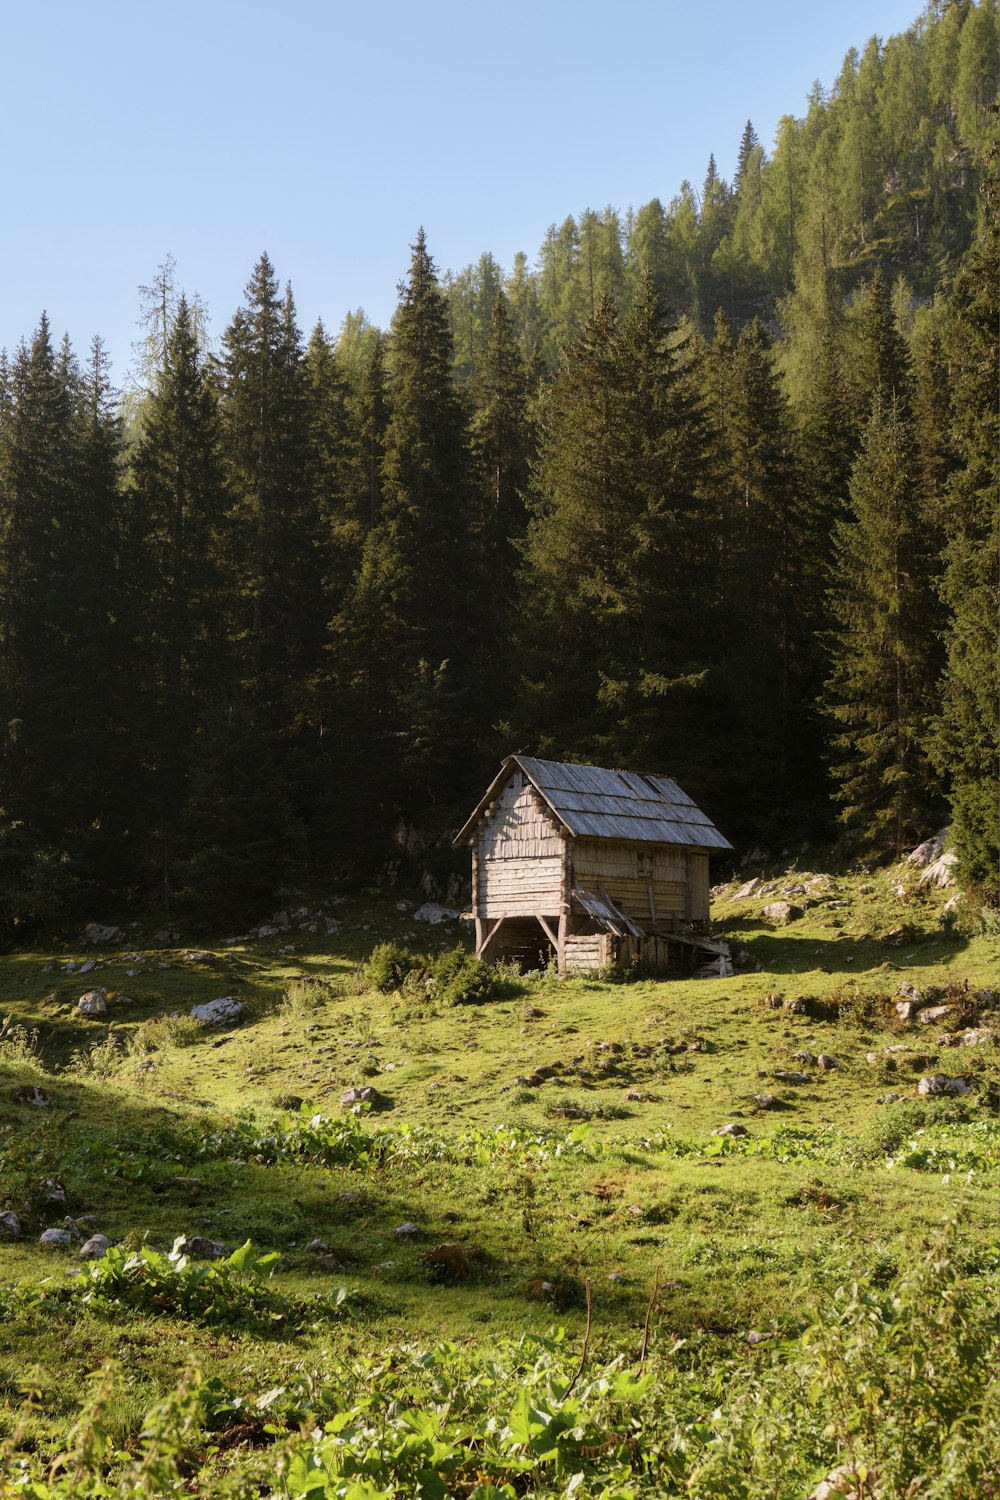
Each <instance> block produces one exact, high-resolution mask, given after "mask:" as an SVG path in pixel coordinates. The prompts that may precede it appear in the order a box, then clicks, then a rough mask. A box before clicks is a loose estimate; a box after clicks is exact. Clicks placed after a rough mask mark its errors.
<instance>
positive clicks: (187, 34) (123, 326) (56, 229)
mask: <svg viewBox="0 0 1000 1500" xmlns="http://www.w3.org/2000/svg"><path fill="white" fill-rule="evenodd" d="M920 11H921V3H920V0H837V3H834V4H823V3H816V0H757V3H746V0H713V3H710V4H706V3H699V0H687V3H682V0H617V3H610V4H609V3H607V0H605V3H602V4H598V3H597V0H534V3H533V4H529V5H521V6H506V5H499V4H496V3H493V4H489V5H486V4H483V3H481V0H464V3H462V0H424V3H423V4H421V5H417V4H409V3H404V0H372V3H369V4H368V5H367V6H365V5H363V4H361V3H359V0H355V3H350V4H349V3H344V0H281V3H271V4H269V5H265V4H263V3H260V0H172V3H170V4H169V5H168V4H166V3H159V4H151V3H149V0H128V3H125V0H89V3H81V0H22V3H21V4H18V5H16V4H14V3H13V0H7V3H6V5H5V6H4V7H3V12H4V20H3V48H2V54H0V55H2V57H3V64H4V66H3V97H4V105H5V109H4V116H5V123H6V132H5V135H6V149H5V151H4V167H5V170H4V174H3V176H4V199H5V202H6V204H7V224H6V232H5V233H4V235H3V236H2V238H0V286H2V288H3V296H2V298H0V346H6V347H7V348H10V349H13V347H14V346H15V345H16V344H17V342H18V341H19V339H20V338H21V337H22V336H27V335H30V333H31V331H32V329H33V328H34V326H35V325H36V323H37V321H38V316H39V314H40V312H41V311H42V309H43V308H44V309H46V310H47V311H48V313H49V316H50V319H51V322H52V324H53V328H54V331H55V332H56V333H57V334H61V333H62V332H63V331H68V332H69V334H70V336H71V338H72V340H73V342H74V345H75V346H76V347H77V350H78V352H81V353H82V352H83V351H84V350H85V348H86V346H87V344H88V343H89V341H90V338H91V336H92V335H93V334H94V333H100V334H101V335H102V337H103V338H104V340H105V342H106V344H107V345H108V348H109V350H110V352H111V354H112V356H113V359H114V364H115V374H116V377H117V378H118V379H119V380H121V379H122V378H123V377H124V374H125V370H126V367H127V364H128V361H129V358H130V352H131V344H132V342H133V341H134V340H135V338H136V337H137V330H136V318H137V316H138V307H139V303H138V295H137V290H136V289H137V286H138V285H139V284H140V283H142V282H148V281H149V280H150V279H151V277H152V276H153V274H154V272H155V269H156V267H157V265H158V264H159V263H160V262H162V261H163V260H164V258H165V257H166V255H167V254H168V253H170V254H172V255H173V256H174V257H175V259H176V261H177V273H178V280H179V282H180V284H181V285H182V286H183V287H184V288H185V289H186V290H187V291H188V292H189V293H193V292H196V293H198V294H200V296H201V297H202V298H203V299H204V300H205V302H206V303H207V304H208V308H209V314H210V318H211V325H212V332H213V334H214V335H216V336H218V334H220V333H221V331H222V329H223V327H224V326H225V324H226V322H227V321H228V320H229V318H230V316H231V315H232V313H233V311H234V310H235V308H236V307H237V306H238V305H239V302H240V299H241V296H242V290H243V286H244V284H245V282H246V280H247V277H248V275H249V272H250V269H251V267H252V265H253V263H254V261H255V260H256V259H257V258H258V256H259V255H260V252H261V251H262V250H264V249H266V250H267V251H268V253H269V254H270V256H271V258H272V260H273V261H274V263H275V266H276V268H277V271H278V274H279V276H280V277H281V278H282V279H283V280H286V279H287V280H291V282H292V286H293V290H294V293H295V297H296V302H297V304H298V309H299V317H300V321H301V323H302V324H303V326H304V327H305V328H306V330H308V328H309V327H310V326H311V324H312V323H313V322H314V321H315V319H316V318H317V317H320V316H321V317H322V318H323V320H324V322H326V324H327V326H328V327H329V328H331V329H336V328H337V327H339V325H340V322H341V319H342V318H343V316H344V314H345V312H347V311H348V309H350V308H356V307H363V308H364V309H365V311H366V312H367V314H368V316H369V317H370V318H371V319H372V320H373V321H374V322H377V323H381V324H383V325H384V324H386V323H387V322H388V320H389V317H390V316H391V313H392V309H393V307H394V306H395V300H396V285H397V283H398V281H399V280H400V278H401V277H402V276H403V275H404V273H405V270H406V266H407V262H408V258H409V251H408V246H409V245H410V243H411V242H412V240H413V238H414V235H415V233H416V230H417V228H418V226H419V225H421V224H423V225H424V226H425V228H426V231H427V237H428V244H429V248H430V250H431V253H432V254H433V256H434V258H435V260H436V261H437V264H438V266H439V268H440V269H441V270H446V269H448V268H452V269H455V270H457V269H459V268H461V267H462V266H464V265H466V264H468V263H469V262H470V261H474V260H476V259H478V257H479V255H480V254H481V253H482V252H483V251H484V250H490V251H492V252H493V254H494V255H495V256H496V258H497V259H498V260H499V261H500V262H501V264H502V265H503V266H504V267H505V268H509V266H510V263H511V261H512V259H513V256H514V254H515V252H516V251H517V250H522V249H523V250H525V251H526V252H527V253H528V256H529V258H530V259H531V260H532V261H534V258H535V256H536V254H537V252H538V249H539V246H540V244H541V241H542V238H543V236H544V234H545V230H546V228H547V226H548V225H549V224H550V223H552V222H559V221H560V220H562V219H563V218H565V217H566V215H567V214H569V213H579V212H580V211H581V210H582V209H584V208H587V207H593V208H602V207H604V206H605V205H606V204H609V203H611V204H614V205H615V207H617V208H618V209H620V210H621V211H623V212H624V211H625V210H626V209H628V208H629V207H630V206H634V207H638V206H639V205H640V204H641V203H644V202H647V201H648V200H649V199H650V198H652V197H660V198H662V199H663V200H664V202H667V201H669V199H670V198H671V197H672V196H673V195H674V194H675V193H676V191H677V189H678V187H679V185H680V183H681V181H682V180H683V179H684V178H685V177H686V178H688V179H690V180H691V181H692V182H693V183H694V184H695V186H699V185H700V183H701V182H702V180H703V178H704V173H705V166H706V163H707V161H708V155H709V152H711V151H714V153H715V157H716V161H717V163H718V166H719V170H720V172H721V173H722V175H723V176H726V177H729V176H731V174H732V171H733V167H734V165H735V159H736V152H737V147H738V145H739V139H740V135H741V133H742V129H743V125H744V123H745V122H746V120H747V119H748V118H749V119H751V120H752V121H753V123H754V126H755V128H756V130H757V133H758V135H759V137H760V139H761V141H762V142H763V143H764V144H765V146H770V145H771V143H772V141H773V137H774V131H775V127H776V125H777V122H778V120H779V119H780V117H781V116H782V115H783V114H802V113H803V112H804V109H805V105H806V96H807V94H808V91H809V88H810V86H811V84H812V83H813V81H814V80H816V79H818V80H819V81H820V82H821V83H822V84H823V85H824V86H829V85H830V84H831V83H832V82H833V80H834V79H835V77H836V75H837V73H838V71H839V68H840V64H841V61H842V59H843V56H844V53H845V52H846V51H847V49H848V48H849V47H851V46H856V47H858V48H859V49H860V48H862V47H863V46H864V43H865V41H866V40H867V38H868V37H869V36H870V35H871V34H872V33H873V32H874V33H877V34H878V35H880V36H883V37H885V36H889V35H891V34H892V33H893V32H897V31H901V30H905V29H906V27H907V26H909V25H910V24H911V23H912V22H913V21H914V20H915V19H916V17H917V15H918V14H919V13H920Z"/></svg>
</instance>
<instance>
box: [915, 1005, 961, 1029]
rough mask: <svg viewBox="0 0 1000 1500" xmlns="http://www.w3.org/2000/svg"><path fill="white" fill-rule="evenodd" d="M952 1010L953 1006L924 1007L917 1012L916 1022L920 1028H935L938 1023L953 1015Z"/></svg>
mask: <svg viewBox="0 0 1000 1500" xmlns="http://www.w3.org/2000/svg"><path fill="white" fill-rule="evenodd" d="M954 1010H955V1007H954V1006H953V1005H925V1006H924V1007H923V1009H922V1010H919V1011H917V1020H918V1021H919V1022H920V1025H921V1026H936V1025H937V1023H938V1022H939V1021H944V1020H946V1019H947V1018H948V1016H950V1015H953V1014H954Z"/></svg>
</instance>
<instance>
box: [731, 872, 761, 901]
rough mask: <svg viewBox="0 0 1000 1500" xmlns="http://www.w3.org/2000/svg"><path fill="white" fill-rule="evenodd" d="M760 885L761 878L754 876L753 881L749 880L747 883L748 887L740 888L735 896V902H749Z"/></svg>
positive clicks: (742, 886)
mask: <svg viewBox="0 0 1000 1500" xmlns="http://www.w3.org/2000/svg"><path fill="white" fill-rule="evenodd" d="M759 885H760V876H759V875H756V876H754V878H753V880H748V881H747V883H746V885H741V886H740V888H739V890H738V891H737V892H736V894H735V895H734V896H733V900H734V901H749V899H750V897H751V896H752V895H753V893H754V891H756V889H757V887H758V886H759Z"/></svg>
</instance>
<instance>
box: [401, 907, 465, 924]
mask: <svg viewBox="0 0 1000 1500" xmlns="http://www.w3.org/2000/svg"><path fill="white" fill-rule="evenodd" d="M460 916H461V912H459V911H457V910H456V908H455V907H453V906H441V905H440V904H439V903H438V902H437V901H425V902H424V904H423V906H418V907H417V909H416V911H415V912H414V913H413V920H414V922H427V923H429V924H430V926H431V927H438V926H440V924H441V923H442V922H457V921H458V919H459V917H460Z"/></svg>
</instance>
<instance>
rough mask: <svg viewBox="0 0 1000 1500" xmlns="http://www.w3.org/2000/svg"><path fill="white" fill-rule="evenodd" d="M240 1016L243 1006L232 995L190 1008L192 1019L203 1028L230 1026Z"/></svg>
mask: <svg viewBox="0 0 1000 1500" xmlns="http://www.w3.org/2000/svg"><path fill="white" fill-rule="evenodd" d="M242 1014H243V1006H242V1005H241V1004H240V1002H239V1001H238V1000H234V999H233V997H232V995H222V996H221V997H220V998H219V999H218V1000H208V1001H206V1002H205V1004H204V1005H192V1007H191V1015H192V1018H193V1019H194V1020H195V1021H200V1022H201V1024H202V1025H203V1026H231V1025H232V1024H233V1022H234V1021H238V1020H239V1018H240V1016H241V1015H242Z"/></svg>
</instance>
